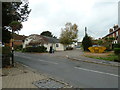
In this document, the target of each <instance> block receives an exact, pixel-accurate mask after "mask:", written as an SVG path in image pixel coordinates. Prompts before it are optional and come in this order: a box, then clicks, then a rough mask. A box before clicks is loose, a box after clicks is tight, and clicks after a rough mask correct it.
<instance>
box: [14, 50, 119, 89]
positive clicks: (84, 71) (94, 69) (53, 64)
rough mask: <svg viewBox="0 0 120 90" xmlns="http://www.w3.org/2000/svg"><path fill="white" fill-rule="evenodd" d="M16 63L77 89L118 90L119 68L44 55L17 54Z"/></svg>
mask: <svg viewBox="0 0 120 90" xmlns="http://www.w3.org/2000/svg"><path fill="white" fill-rule="evenodd" d="M15 61H18V62H21V63H22V64H24V65H27V66H29V67H31V68H33V69H35V70H37V71H39V72H42V73H44V74H47V75H50V76H52V77H54V78H56V79H59V80H62V81H64V82H66V83H69V84H70V85H73V86H74V87H76V88H118V77H120V76H119V75H118V68H117V67H112V66H106V65H99V64H92V63H86V62H80V61H71V60H69V59H65V58H60V57H52V56H47V55H44V54H30V53H19V52H16V53H15Z"/></svg>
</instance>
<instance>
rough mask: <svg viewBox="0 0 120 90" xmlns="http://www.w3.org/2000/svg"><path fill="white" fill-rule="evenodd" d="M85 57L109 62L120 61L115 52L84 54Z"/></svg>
mask: <svg viewBox="0 0 120 90" xmlns="http://www.w3.org/2000/svg"><path fill="white" fill-rule="evenodd" d="M84 56H85V57H89V58H94V59H100V60H108V61H114V60H118V56H117V55H115V54H114V53H113V52H105V53H91V52H84Z"/></svg>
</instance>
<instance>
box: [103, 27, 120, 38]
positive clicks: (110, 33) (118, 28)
mask: <svg viewBox="0 0 120 90" xmlns="http://www.w3.org/2000/svg"><path fill="white" fill-rule="evenodd" d="M118 30H120V27H119V28H117V29H116V30H114V31H113V32H111V33H109V34H107V35H106V36H105V37H107V36H109V35H111V34H113V33H115V32H117V31H118Z"/></svg>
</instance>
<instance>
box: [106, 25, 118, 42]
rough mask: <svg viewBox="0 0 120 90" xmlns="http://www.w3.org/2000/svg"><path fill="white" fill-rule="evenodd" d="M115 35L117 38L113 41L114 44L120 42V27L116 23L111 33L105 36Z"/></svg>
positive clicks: (110, 30)
mask: <svg viewBox="0 0 120 90" xmlns="http://www.w3.org/2000/svg"><path fill="white" fill-rule="evenodd" d="M110 37H113V38H115V40H114V41H113V44H115V43H118V42H120V41H119V37H120V27H119V26H118V25H114V27H113V28H110V29H109V34H107V35H106V36H105V37H104V38H110Z"/></svg>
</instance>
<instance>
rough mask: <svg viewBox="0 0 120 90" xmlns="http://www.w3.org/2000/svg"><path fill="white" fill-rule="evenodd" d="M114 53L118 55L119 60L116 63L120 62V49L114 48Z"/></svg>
mask: <svg viewBox="0 0 120 90" xmlns="http://www.w3.org/2000/svg"><path fill="white" fill-rule="evenodd" d="M114 53H115V54H116V55H118V60H115V61H117V62H120V48H114Z"/></svg>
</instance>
